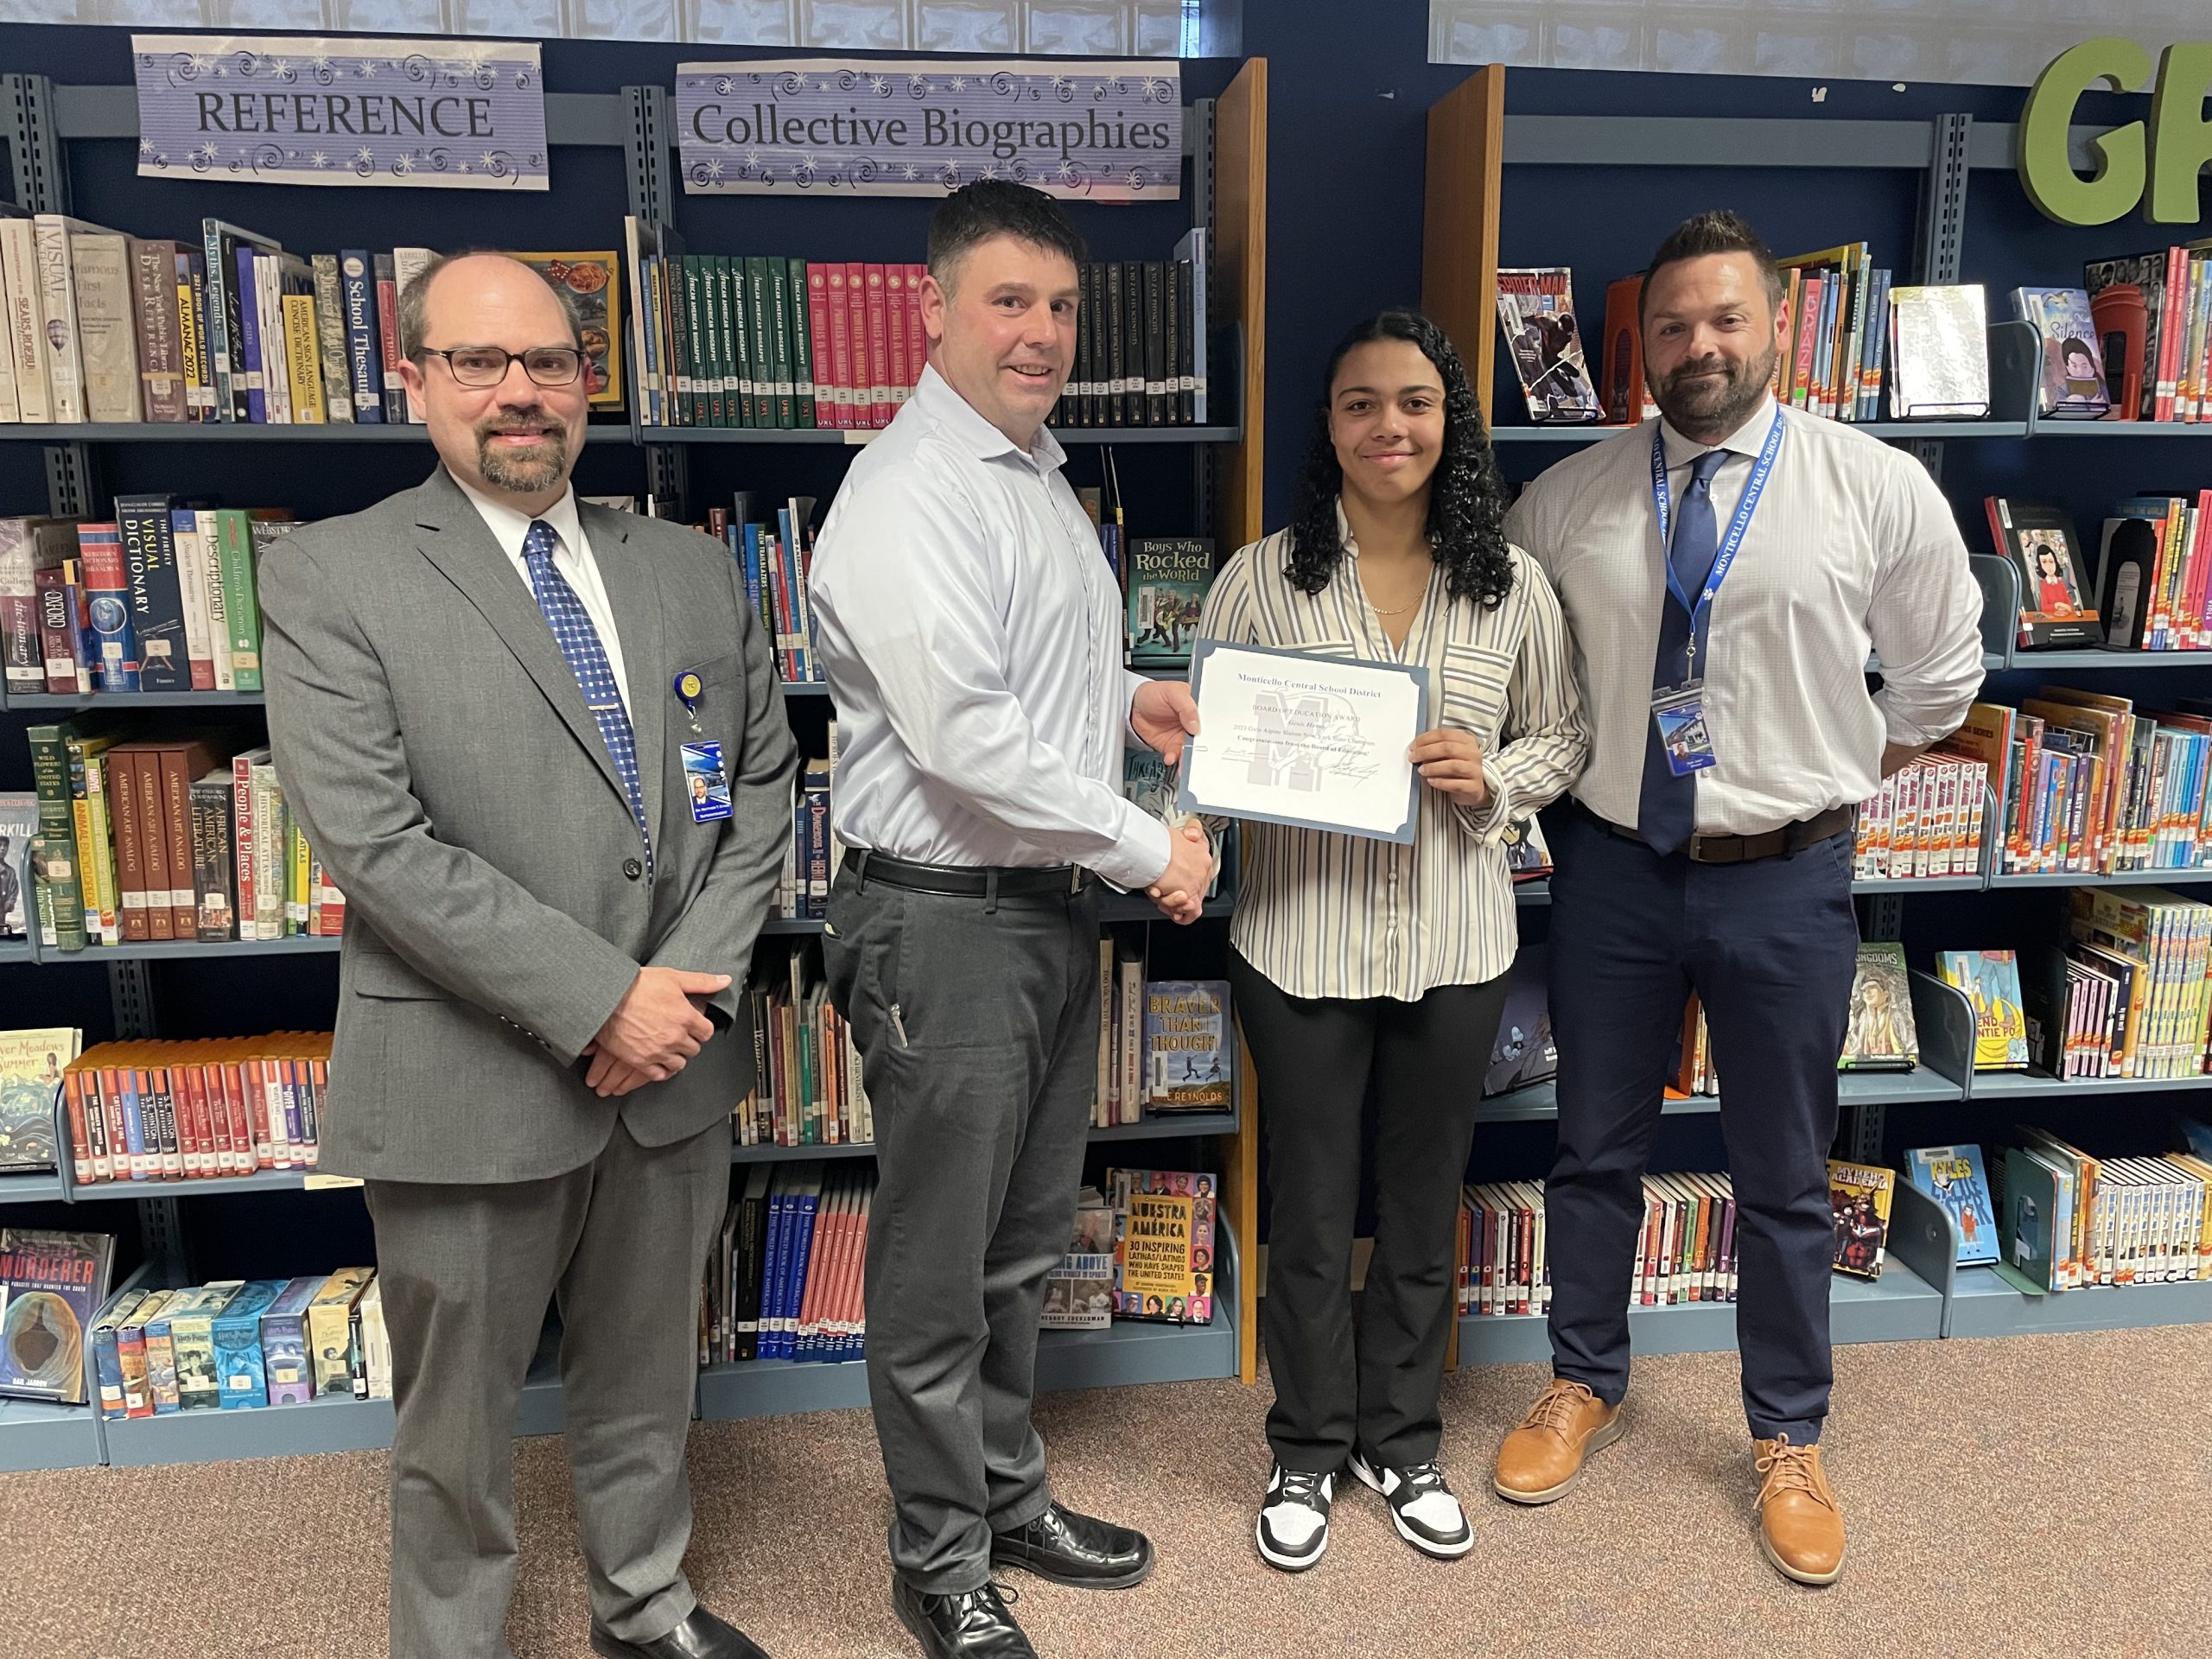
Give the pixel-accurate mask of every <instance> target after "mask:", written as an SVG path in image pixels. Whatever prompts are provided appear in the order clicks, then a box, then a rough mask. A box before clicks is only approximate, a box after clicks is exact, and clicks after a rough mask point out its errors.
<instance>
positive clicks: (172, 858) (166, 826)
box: [158, 747, 200, 939]
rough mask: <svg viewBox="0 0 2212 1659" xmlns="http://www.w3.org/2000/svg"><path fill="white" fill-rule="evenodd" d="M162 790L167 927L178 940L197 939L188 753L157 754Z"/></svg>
mask: <svg viewBox="0 0 2212 1659" xmlns="http://www.w3.org/2000/svg"><path fill="white" fill-rule="evenodd" d="M158 762H159V773H158V776H159V779H160V783H161V791H162V804H161V810H162V835H163V837H164V846H165V849H166V850H167V852H168V871H169V885H168V906H169V925H170V929H171V931H172V933H173V935H174V936H175V938H180V939H189V938H195V937H197V935H198V932H199V927H200V901H199V894H198V893H197V892H196V891H195V890H194V877H193V870H194V860H193V854H192V773H191V767H190V761H189V755H188V751H186V750H185V749H183V748H180V747H163V748H162V749H161V750H160V751H159V752H158Z"/></svg>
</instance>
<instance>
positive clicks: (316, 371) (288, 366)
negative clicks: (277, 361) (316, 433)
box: [284, 294, 330, 426]
mask: <svg viewBox="0 0 2212 1659" xmlns="http://www.w3.org/2000/svg"><path fill="white" fill-rule="evenodd" d="M284 369H285V373H286V378H287V379H288V380H289V384H290V386H291V390H292V420H293V423H295V424H296V425H299V426H321V425H322V424H323V423H325V422H326V421H327V420H328V419H329V418H330V414H329V411H328V410H327V409H326V408H325V407H324V406H323V401H322V347H321V345H319V344H318V343H317V342H316V339H315V296H314V295H312V294H287V295H286V296H284Z"/></svg>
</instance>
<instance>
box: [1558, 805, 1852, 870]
mask: <svg viewBox="0 0 2212 1659" xmlns="http://www.w3.org/2000/svg"><path fill="white" fill-rule="evenodd" d="M1575 804H1576V805H1577V806H1582V804H1581V803H1580V801H1577V802H1576V803H1575ZM1582 812H1583V816H1584V817H1587V818H1588V819H1589V820H1590V822H1591V823H1594V824H1596V825H1597V826H1598V827H1599V829H1603V830H1604V831H1605V833H1606V834H1607V835H1609V836H1619V837H1620V838H1621V839H1622V840H1623V841H1633V842H1637V844H1638V845H1648V844H1649V843H1647V842H1644V839H1643V836H1639V835H1637V833H1636V831H1635V830H1633V829H1624V828H1623V827H1622V826H1621V825H1619V824H1618V823H1614V822H1613V821H1612V820H1611V819H1610V818H1601V817H1599V816H1598V815H1597V814H1596V813H1595V812H1592V811H1591V810H1590V809H1589V808H1588V807H1586V806H1583V807H1582ZM1857 816H1858V815H1857V812H1856V811H1855V810H1854V809H1853V808H1851V807H1848V806H1836V807H1830V808H1829V809H1828V810H1827V811H1825V812H1822V813H1821V814H1819V815H1818V816H1816V817H1809V818H1806V819H1804V820H1802V821H1801V822H1799V823H1785V824H1783V826H1782V828H1781V829H1769V830H1766V831H1765V832H1764V833H1763V834H1760V835H1756V836H1691V837H1690V838H1689V842H1688V845H1687V846H1685V847H1684V848H1683V849H1682V851H1683V852H1684V853H1685V854H1687V855H1688V857H1689V858H1690V860H1691V861H1692V862H1694V863H1698V864H1749V863H1751V861H1753V860H1754V859H1761V858H1780V857H1782V856H1783V855H1785V854H1789V853H1796V852H1802V851H1803V850H1804V849H1806V848H1808V847H1811V846H1815V845H1816V844H1817V843H1819V842H1823V841H1826V840H1827V838H1828V837H1829V836H1840V835H1841V834H1842V833H1843V832H1844V831H1845V830H1847V829H1850V828H1851V826H1852V824H1853V822H1854V821H1855V820H1856V818H1857Z"/></svg>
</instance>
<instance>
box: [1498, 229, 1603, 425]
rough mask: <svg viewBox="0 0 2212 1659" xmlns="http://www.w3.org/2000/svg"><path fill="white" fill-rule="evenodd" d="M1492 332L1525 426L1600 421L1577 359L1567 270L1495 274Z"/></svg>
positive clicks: (1585, 370) (1593, 391) (1578, 341)
mask: <svg viewBox="0 0 2212 1659" xmlns="http://www.w3.org/2000/svg"><path fill="white" fill-rule="evenodd" d="M1497 326H1498V327H1499V328H1500V329H1502V330H1503V332H1504V334H1505V350H1506V354H1507V355H1508V356H1509V357H1510V358H1511V359H1513V372H1514V373H1515V374H1516V375H1517V376H1519V377H1520V380H1521V395H1522V397H1525V398H1527V399H1528V403H1529V419H1530V420H1532V421H1535V422H1537V423H1540V424H1548V423H1553V422H1560V423H1570V424H1576V425H1580V424H1582V423H1587V422H1590V421H1594V420H1597V419H1599V417H1600V416H1603V415H1604V413H1605V407H1604V405H1603V404H1600V403H1599V400H1598V388H1597V387H1596V386H1595V385H1592V384H1591V380H1590V367H1589V365H1588V364H1587V363H1586V362H1585V361H1584V359H1583V356H1582V337H1581V335H1580V333H1579V332H1578V331H1577V330H1576V327H1575V323H1574V276H1573V272H1572V271H1571V270H1568V269H1567V266H1565V265H1547V266H1541V267H1535V268H1529V269H1523V270H1500V271H1499V272H1498V273H1497Z"/></svg>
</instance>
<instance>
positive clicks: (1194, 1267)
mask: <svg viewBox="0 0 2212 1659" xmlns="http://www.w3.org/2000/svg"><path fill="white" fill-rule="evenodd" d="M1217 1185H1218V1184H1217V1181H1216V1179H1215V1178H1214V1177H1213V1176H1211V1175H1209V1174H1206V1173H1190V1172H1188V1171H1181V1170H1162V1169H1109V1170H1108V1171H1107V1172H1106V1191H1107V1194H1108V1196H1109V1198H1111V1199H1112V1201H1113V1205H1114V1313H1115V1316H1116V1318H1118V1319H1156V1320H1161V1321H1164V1322H1166V1323H1167V1324H1170V1325H1211V1324H1212V1323H1213V1274H1214V1214H1215V1201H1216V1195H1217Z"/></svg>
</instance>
